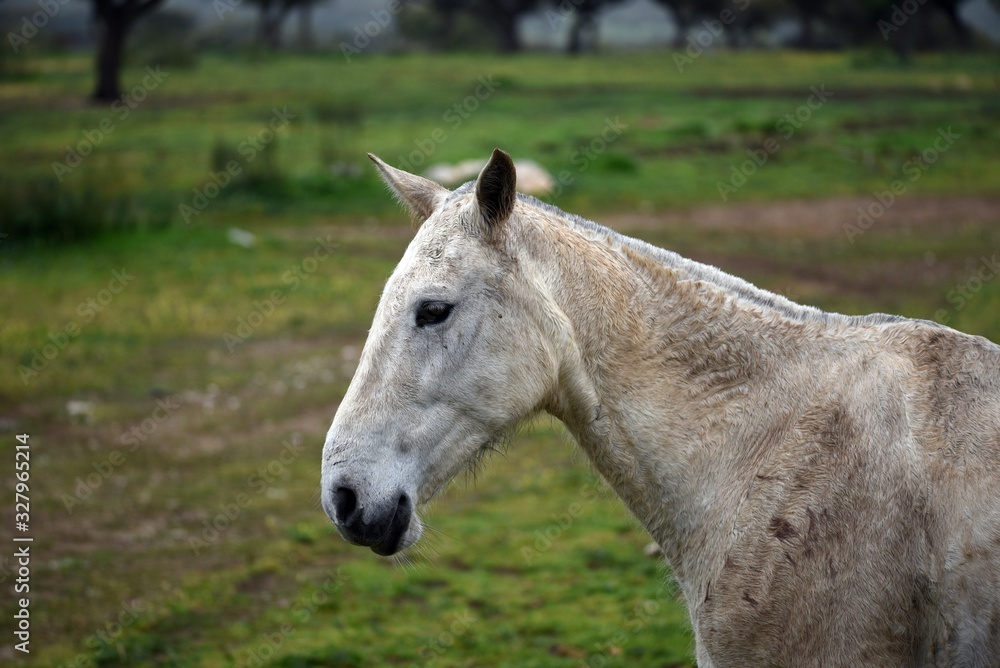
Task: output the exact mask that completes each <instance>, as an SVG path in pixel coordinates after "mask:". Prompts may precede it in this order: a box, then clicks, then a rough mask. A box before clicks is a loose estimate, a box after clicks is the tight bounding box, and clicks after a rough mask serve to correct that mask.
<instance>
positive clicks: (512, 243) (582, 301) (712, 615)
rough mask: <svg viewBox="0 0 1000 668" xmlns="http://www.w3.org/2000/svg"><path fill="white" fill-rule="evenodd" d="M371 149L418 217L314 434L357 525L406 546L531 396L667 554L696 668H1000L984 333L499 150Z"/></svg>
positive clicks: (384, 543) (364, 540) (998, 502)
mask: <svg viewBox="0 0 1000 668" xmlns="http://www.w3.org/2000/svg"><path fill="white" fill-rule="evenodd" d="M377 164H378V165H379V168H380V169H381V170H382V173H383V176H384V177H385V179H386V181H387V183H389V185H390V187H392V188H393V190H394V191H395V192H396V193H397V195H399V196H400V198H401V199H402V200H403V201H404V202H406V203H407V204H408V205H409V206H410V207H411V209H412V210H414V212H415V213H416V214H417V215H419V216H421V217H423V218H426V219H427V221H426V222H425V223H424V225H423V226H422V227H421V229H420V230H419V231H418V233H417V235H416V237H415V238H414V241H413V243H412V244H411V245H410V248H409V249H408V250H407V253H406V255H405V256H404V258H403V260H402V261H401V262H400V265H399V267H397V270H396V272H394V274H393V276H392V277H391V278H390V280H389V282H388V283H387V286H386V290H385V293H384V295H383V297H382V300H381V302H380V305H379V309H378V312H377V313H376V316H375V323H374V325H373V328H372V332H371V334H370V336H369V341H368V343H366V346H365V350H364V353H363V354H362V360H361V363H360V366H359V369H358V372H357V375H356V376H355V379H354V380H353V381H352V383H351V387H350V388H349V390H348V393H347V396H345V398H344V402H343V403H342V404H341V407H340V409H339V410H338V412H337V416H336V417H335V419H334V422H333V425H332V426H331V429H330V433H329V434H328V437H327V442H326V446H325V448H324V462H323V495H322V499H323V505H324V507H325V509H326V510H327V513H328V514H329V515H330V517H331V518H332V519H333V520H334V522H335V524H336V525H337V527H338V529H339V530H340V531H341V533H342V534H343V535H344V536H345V537H346V538H347V539H348V540H351V541H352V542H356V543H358V544H362V545H367V546H369V547H371V548H372V549H373V550H374V551H376V552H378V553H380V554H390V553H393V552H395V551H398V550H399V549H402V548H405V547H407V546H409V545H411V544H412V543H413V542H415V541H416V540H417V538H419V534H420V524H419V520H417V519H416V515H415V512H414V509H415V507H416V506H418V505H419V504H421V503H423V502H425V501H427V500H428V499H429V498H430V497H431V496H432V495H433V494H434V492H435V491H436V490H437V489H438V488H440V486H441V485H443V484H444V483H445V482H447V480H449V479H450V478H451V477H452V476H453V475H454V474H455V473H456V472H457V471H458V470H461V468H463V467H464V466H466V465H467V464H468V462H469V461H470V460H475V459H476V458H477V457H478V456H479V455H480V454H481V453H482V452H483V451H484V449H488V448H489V447H490V446H491V444H492V443H494V442H496V440H498V439H500V438H503V436H504V435H505V434H508V433H510V431H511V430H512V429H515V428H516V426H517V425H518V424H519V423H520V422H521V421H522V420H524V419H525V418H527V417H529V416H531V415H533V414H534V413H536V412H538V411H541V410H544V411H547V412H549V413H551V414H552V415H554V416H556V417H558V418H559V419H560V420H562V421H563V422H564V423H565V425H566V426H567V428H568V429H569V430H570V432H571V433H572V434H573V436H574V437H575V438H576V440H577V441H578V442H579V444H580V446H581V448H582V449H583V450H584V451H585V452H586V454H587V456H588V458H589V459H590V460H591V461H592V463H593V465H594V466H595V468H597V470H598V471H599V472H600V473H601V474H602V475H603V476H604V478H605V479H606V480H607V481H608V483H609V484H610V485H611V487H612V488H613V489H614V490H615V491H616V493H617V494H618V495H619V496H620V497H621V498H622V500H623V501H624V503H625V504H626V505H627V506H628V507H629V509H630V510H631V511H632V512H633V514H635V516H636V517H637V518H638V519H639V520H640V521H641V522H642V523H643V525H644V526H645V527H646V528H647V530H648V531H649V532H650V534H651V535H652V536H653V538H654V539H655V540H656V541H657V543H658V544H659V545H660V546H661V547H662V549H663V551H664V555H665V557H666V559H667V562H668V563H669V565H670V566H671V568H672V570H673V573H674V576H675V577H676V578H677V580H678V582H679V583H680V586H681V589H682V591H683V594H684V596H685V599H686V600H687V603H688V606H689V610H690V613H691V619H692V625H693V627H694V630H695V635H696V643H697V653H698V660H699V664H700V665H702V666H719V667H721V666H746V665H755V666H756V665H760V666H768V665H775V666H782V665H788V666H791V665H795V666H812V665H815V666H820V665H870V666H886V665H940V666H990V665H1000V494H998V493H997V492H996V490H997V489H998V488H1000V417H998V416H1000V347H998V346H996V345H994V344H992V343H990V342H988V341H986V340H985V339H982V338H978V337H972V336H968V335H965V334H961V333H959V332H956V331H954V330H951V329H948V328H946V327H942V326H939V325H936V324H934V323H929V322H924V321H915V320H908V319H904V318H898V317H893V316H883V315H876V316H865V317H848V316H840V315H836V314H827V313H823V312H821V311H819V310H817V309H813V308H809V307H803V306H799V305H797V304H794V303H792V302H790V301H788V300H786V299H784V298H781V297H779V296H776V295H772V294H770V293H767V292H764V291H762V290H758V289H756V288H754V287H753V286H750V285H749V284H747V283H745V282H743V281H741V280H739V279H736V278H733V277H731V276H728V275H726V274H724V273H722V272H720V271H718V270H716V269H713V268H711V267H707V266H704V265H700V264H697V263H694V262H691V261H689V260H685V259H683V258H680V257H679V256H677V255H675V254H673V253H669V252H667V251H663V250H661V249H657V248H654V247H652V246H649V245H647V244H644V243H642V242H638V241H635V240H632V239H628V238H627V237H623V236H621V235H618V234H616V233H614V232H611V231H610V230H607V229H606V228H602V227H600V226H598V225H596V224H594V223H590V222H589V221H584V220H583V219H579V218H576V217H574V216H570V215H568V214H565V213H563V212H561V211H558V210H557V209H554V208H553V207H549V206H547V205H544V204H542V203H540V202H538V201H536V200H533V199H532V198H528V197H524V196H518V197H515V196H514V192H513V186H514V183H513V179H514V173H513V167H512V166H511V165H510V164H509V158H507V157H506V155H505V154H502V153H500V152H495V153H494V157H493V159H492V160H491V162H490V164H489V165H487V167H486V168H485V169H484V171H483V174H482V175H481V176H480V178H479V179H478V181H477V182H476V183H475V184H474V185H467V186H463V187H462V188H459V189H458V190H456V191H455V192H454V193H449V192H448V191H445V190H444V189H443V188H441V187H440V186H437V185H436V184H433V183H431V182H429V181H426V180H424V179H420V178H419V177H414V176H412V175H408V174H405V173H404V172H400V171H398V170H394V169H392V168H390V167H388V166H386V165H384V164H382V163H380V162H377ZM442 313H443V317H441V315H442Z"/></svg>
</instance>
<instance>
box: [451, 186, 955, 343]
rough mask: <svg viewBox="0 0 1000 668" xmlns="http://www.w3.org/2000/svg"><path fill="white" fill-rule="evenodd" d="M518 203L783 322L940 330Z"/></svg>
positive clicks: (539, 205) (528, 199) (528, 200)
mask: <svg viewBox="0 0 1000 668" xmlns="http://www.w3.org/2000/svg"><path fill="white" fill-rule="evenodd" d="M474 188H475V181H468V182H466V183H463V184H462V185H461V186H459V187H458V188H456V189H455V190H454V191H453V192H452V193H451V195H449V197H448V198H447V201H450V200H451V199H453V198H456V197H459V196H462V195H465V194H467V193H470V192H472V191H473V189H474ZM517 199H518V201H519V202H522V203H524V204H527V205H529V206H532V207H534V208H536V209H540V210H541V211H543V212H545V213H547V214H549V215H551V216H553V217H555V218H558V219H559V220H561V221H563V222H565V223H566V224H567V225H569V226H570V227H572V228H574V229H577V230H583V231H585V232H587V233H588V236H589V237H591V238H594V239H598V240H601V241H604V242H605V243H608V244H609V245H611V246H617V247H622V248H628V249H629V250H631V251H634V252H637V253H639V254H641V255H643V256H644V257H646V258H649V259H651V260H653V261H654V262H656V263H658V264H661V265H663V266H665V267H669V268H670V269H673V270H676V271H679V272H681V273H682V274H683V275H684V276H686V277H687V278H689V279H690V280H694V281H702V282H705V283H710V284H712V285H714V286H716V287H718V288H719V289H721V290H723V291H724V292H726V293H727V294H729V295H731V296H732V297H735V298H736V299H739V300H742V301H746V302H749V303H751V304H753V305H754V306H757V307H759V308H762V309H766V310H769V311H772V312H775V313H777V314H779V315H781V316H784V317H786V318H789V319H792V320H797V321H810V320H811V321H817V322H821V323H824V324H843V325H848V326H850V325H884V324H893V323H906V322H910V323H922V324H926V325H932V326H934V327H944V325H941V324H940V323H936V322H933V321H930V320H921V319H918V318H907V317H904V316H900V315H891V314H888V313H871V314H867V315H844V314H842V313H834V312H830V311H824V310H822V309H819V308H816V307H815V306H807V305H804V304H799V303H797V302H794V301H792V300H791V299H788V298H787V297H784V296H782V295H779V294H775V293H773V292H770V291H768V290H765V289H763V288H759V287H757V286H756V285H754V284H752V283H750V282H749V281H746V280H744V279H742V278H739V277H738V276H733V275H732V274H727V273H726V272H724V271H722V270H721V269H719V268H718V267H713V266H711V265H708V264H704V263H701V262H697V261H695V260H691V259H688V258H686V257H684V256H682V255H680V254H678V253H675V252H674V251H670V250H666V249H664V248H660V247H659V246H654V245H653V244H651V243H648V242H646V241H643V240H641V239H636V238H634V237H630V236H628V235H625V234H622V233H621V232H617V231H615V230H613V229H611V228H610V227H606V226H604V225H601V224H599V223H595V222H594V221H592V220H588V219H586V218H584V217H582V216H578V215H576V214H573V213H568V212H566V211H563V210H562V209H560V208H559V207H557V206H554V205H552V204H549V203H548V202H543V201H542V200H540V199H538V198H536V197H532V196H531V195H525V194H524V193H517Z"/></svg>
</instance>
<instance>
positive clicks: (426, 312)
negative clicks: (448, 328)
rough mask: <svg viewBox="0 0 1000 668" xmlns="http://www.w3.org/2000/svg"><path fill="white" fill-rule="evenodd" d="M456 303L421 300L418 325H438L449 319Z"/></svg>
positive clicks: (418, 309)
mask: <svg viewBox="0 0 1000 668" xmlns="http://www.w3.org/2000/svg"><path fill="white" fill-rule="evenodd" d="M453 307H454V304H448V303H447V302H421V304H420V306H418V307H417V327H427V326H428V325H437V324H440V323H442V322H444V321H445V320H447V319H448V316H449V315H451V309H452V308H453Z"/></svg>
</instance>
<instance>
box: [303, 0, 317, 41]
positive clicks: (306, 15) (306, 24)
mask: <svg viewBox="0 0 1000 668" xmlns="http://www.w3.org/2000/svg"><path fill="white" fill-rule="evenodd" d="M312 10H313V4H312V3H311V2H305V3H303V4H301V5H299V49H301V50H302V51H305V52H307V53H308V52H311V51H312V50H313V48H314V47H315V45H316V40H315V39H313V31H312Z"/></svg>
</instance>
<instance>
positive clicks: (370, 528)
mask: <svg viewBox="0 0 1000 668" xmlns="http://www.w3.org/2000/svg"><path fill="white" fill-rule="evenodd" d="M362 498H363V497H362V496H360V494H359V492H358V491H357V490H355V489H354V488H353V487H351V486H350V485H347V484H337V485H334V486H333V488H332V490H331V492H330V493H329V496H328V498H325V499H324V503H323V508H324V510H326V514H327V515H328V516H329V517H330V519H332V520H333V523H334V525H335V526H336V527H337V531H339V532H340V535H341V536H343V538H344V540H346V541H347V542H349V543H353V544H354V545H361V546H364V547H368V548H371V551H372V552H374V553H375V554H378V555H381V556H389V555H391V554H395V553H396V552H398V551H399V550H401V549H402V548H403V547H406V546H405V545H403V539H404V537H405V536H406V530H407V529H408V528H409V526H410V521H411V519H412V517H413V501H412V500H411V499H410V496H409V495H408V494H406V493H405V492H400V493H398V494H396V495H394V496H393V497H392V498H391V499H389V500H386V501H381V502H378V503H374V502H369V503H367V504H365V503H363V502H362V500H361V499H362Z"/></svg>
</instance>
